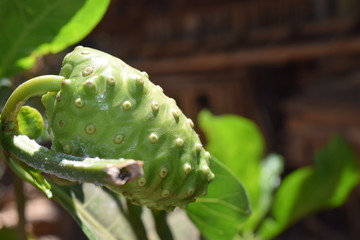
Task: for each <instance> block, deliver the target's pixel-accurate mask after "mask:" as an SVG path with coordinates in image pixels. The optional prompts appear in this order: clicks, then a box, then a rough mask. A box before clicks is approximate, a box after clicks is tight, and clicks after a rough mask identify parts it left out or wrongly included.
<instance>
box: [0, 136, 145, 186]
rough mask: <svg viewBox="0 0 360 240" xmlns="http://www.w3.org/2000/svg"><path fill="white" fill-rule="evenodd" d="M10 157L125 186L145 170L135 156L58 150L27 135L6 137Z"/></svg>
mask: <svg viewBox="0 0 360 240" xmlns="http://www.w3.org/2000/svg"><path fill="white" fill-rule="evenodd" d="M6 149H7V151H8V152H9V153H10V157H12V158H16V159H19V160H20V161H22V162H24V163H25V164H27V165H29V166H31V167H34V168H36V169H39V170H41V171H43V172H45V173H49V174H52V175H55V176H57V177H60V178H64V179H67V180H70V181H81V182H92V183H97V184H102V185H116V186H121V185H124V184H126V183H127V182H129V181H132V180H134V179H136V178H138V177H139V176H141V175H142V174H143V172H142V165H143V162H142V161H135V160H132V159H123V158H120V159H100V158H88V157H77V156H72V155H67V154H63V153H58V152H55V151H52V150H49V149H47V148H45V147H42V146H40V145H39V144H37V143H36V142H35V141H34V140H30V139H29V138H28V137H27V136H25V135H20V136H12V137H10V139H8V140H7V141H6Z"/></svg>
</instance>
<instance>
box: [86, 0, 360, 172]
mask: <svg viewBox="0 0 360 240" xmlns="http://www.w3.org/2000/svg"><path fill="white" fill-rule="evenodd" d="M111 4H112V6H111V7H110V9H109V12H108V13H107V15H106V16H105V18H104V20H103V21H102V22H101V24H100V25H99V26H98V28H97V29H96V30H95V31H94V33H93V34H92V35H91V36H90V37H89V38H87V39H86V40H85V42H84V44H86V45H90V46H93V47H97V48H99V49H102V50H104V51H108V52H110V53H112V54H114V55H116V56H119V57H121V58H122V59H124V60H125V61H127V62H129V63H130V64H131V65H133V66H135V67H137V68H139V69H141V70H145V71H147V72H148V73H149V75H150V78H151V80H152V81H154V82H156V83H159V84H161V86H163V87H164V89H165V91H166V92H167V94H168V95H170V96H172V97H174V98H175V99H176V100H177V102H178V103H179V105H180V106H181V108H182V109H183V110H184V112H185V113H186V114H187V115H188V116H190V117H192V118H196V114H197V113H198V111H199V110H200V109H202V108H209V109H210V110H211V111H212V112H214V113H215V114H225V113H234V114H240V115H243V116H246V117H249V118H252V119H254V120H255V121H256V122H257V123H258V124H259V125H260V127H261V129H262V131H263V132H264V135H265V137H266V139H267V142H268V149H269V151H277V152H281V153H283V154H285V155H286V158H287V160H288V165H289V166H290V167H298V166H301V165H305V164H308V163H310V162H311V161H312V155H313V153H314V151H315V150H316V149H317V148H318V147H319V146H321V145H322V144H324V143H325V142H326V140H327V139H328V138H329V137H330V136H332V135H333V134H335V133H342V134H344V135H345V136H346V137H347V139H348V140H349V141H351V143H352V144H353V145H354V147H356V148H357V149H358V150H359V149H360V124H359V123H360V120H359V119H360V98H359V95H360V94H358V93H359V92H360V75H359V72H360V32H359V31H360V20H359V19H360V18H359V17H360V2H359V1H358V0H251V1H249V0H239V1H236V0H221V1H216V0H199V1H190V0H155V1H145V0H114V1H112V3H111ZM87 41H88V44H87ZM359 152H360V150H359Z"/></svg>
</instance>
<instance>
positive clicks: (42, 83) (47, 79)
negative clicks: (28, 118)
mask: <svg viewBox="0 0 360 240" xmlns="http://www.w3.org/2000/svg"><path fill="white" fill-rule="evenodd" d="M63 80H64V77H62V76H57V75H45V76H40V77H36V78H32V79H30V80H28V81H26V82H24V83H23V84H21V85H20V86H19V87H17V88H16V89H15V91H14V92H13V93H12V94H11V95H10V97H9V99H8V100H7V102H6V104H5V106H4V109H3V111H2V113H1V124H2V125H5V124H6V123H8V122H15V119H16V115H17V114H18V112H19V109H20V107H21V106H22V105H23V104H24V103H25V102H26V101H27V100H28V99H29V98H30V97H32V96H34V95H37V94H44V93H46V92H53V91H59V90H60V88H61V83H62V81H63Z"/></svg>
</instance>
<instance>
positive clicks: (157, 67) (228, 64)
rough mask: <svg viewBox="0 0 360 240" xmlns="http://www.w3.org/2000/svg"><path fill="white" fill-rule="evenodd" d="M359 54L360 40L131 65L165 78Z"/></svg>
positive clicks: (322, 42)
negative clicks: (168, 75) (181, 73)
mask: <svg viewBox="0 0 360 240" xmlns="http://www.w3.org/2000/svg"><path fill="white" fill-rule="evenodd" d="M356 53H357V54H358V53H360V37H354V38H347V39H336V40H329V41H321V42H312V43H302V44H293V45H288V46H279V47H268V48H262V49H253V50H237V51H233V52H221V53H208V54H197V55H193V56H187V57H179V58H162V59H159V60H140V61H135V62H131V63H130V65H132V66H135V67H137V68H139V69H143V70H145V71H148V72H149V73H159V74H163V73H178V72H199V71H213V70H227V69H237V68H239V67H245V66H250V65H263V64H279V63H285V62H290V61H301V60H310V59H316V58H321V57H330V56H336V55H344V54H356Z"/></svg>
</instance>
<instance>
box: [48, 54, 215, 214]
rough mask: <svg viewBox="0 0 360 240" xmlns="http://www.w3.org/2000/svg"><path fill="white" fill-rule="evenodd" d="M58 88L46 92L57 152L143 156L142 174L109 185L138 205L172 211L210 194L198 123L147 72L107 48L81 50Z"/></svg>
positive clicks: (69, 60)
mask: <svg viewBox="0 0 360 240" xmlns="http://www.w3.org/2000/svg"><path fill="white" fill-rule="evenodd" d="M60 75H61V76H64V77H65V78H66V80H64V81H63V84H62V89H61V90H60V91H59V92H50V93H47V94H46V95H44V96H43V98H42V101H43V104H44V106H45V107H46V111H47V117H48V120H49V131H50V133H51V135H52V137H53V145H52V146H53V149H54V150H56V151H60V152H64V153H67V154H71V155H76V156H89V157H100V158H128V159H136V160H143V161H144V166H143V168H144V175H143V176H142V177H140V178H138V179H137V180H135V181H133V182H130V183H128V184H125V185H124V186H121V187H120V186H107V187H109V188H110V189H111V190H113V191H115V192H118V193H122V194H123V195H124V196H125V197H127V198H128V199H130V200H131V201H132V202H133V203H134V204H138V205H145V206H147V207H149V208H153V209H160V210H168V211H169V210H172V209H173V208H174V207H175V206H180V207H186V206H187V204H188V203H189V202H191V201H194V200H195V198H196V197H198V196H202V195H205V194H206V189H207V184H208V183H209V182H210V181H212V179H213V178H214V174H213V173H212V172H211V171H210V169H209V165H208V164H209V160H210V158H211V156H210V154H209V153H208V152H206V151H205V150H204V148H203V147H202V145H201V142H200V140H199V137H198V135H197V134H196V133H195V131H194V129H193V122H192V121H191V120H190V119H188V118H186V117H185V115H184V114H183V113H182V112H181V110H180V109H179V108H178V107H177V105H176V103H175V101H174V99H171V98H169V97H167V96H166V95H165V94H164V93H163V90H162V89H161V87H159V86H155V85H154V84H153V83H152V82H150V80H149V79H148V75H147V74H146V73H145V72H140V71H138V70H137V69H134V68H132V67H130V66H128V65H127V64H126V63H124V62H123V61H121V60H120V59H118V58H115V57H113V56H111V55H109V54H106V53H104V52H101V51H98V50H95V49H91V48H85V47H76V48H75V50H74V51H73V52H71V53H69V54H68V55H67V56H66V57H65V58H64V61H63V65H62V68H61V71H60Z"/></svg>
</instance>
